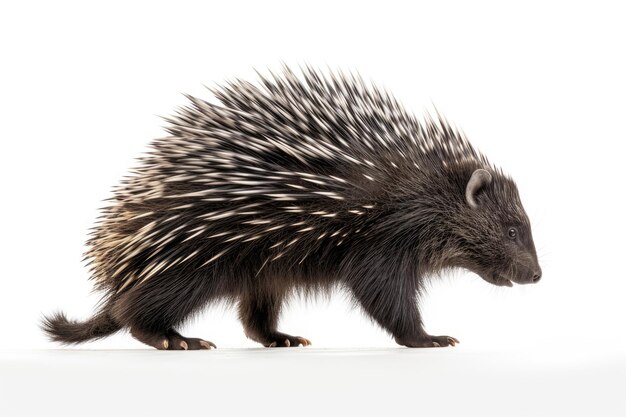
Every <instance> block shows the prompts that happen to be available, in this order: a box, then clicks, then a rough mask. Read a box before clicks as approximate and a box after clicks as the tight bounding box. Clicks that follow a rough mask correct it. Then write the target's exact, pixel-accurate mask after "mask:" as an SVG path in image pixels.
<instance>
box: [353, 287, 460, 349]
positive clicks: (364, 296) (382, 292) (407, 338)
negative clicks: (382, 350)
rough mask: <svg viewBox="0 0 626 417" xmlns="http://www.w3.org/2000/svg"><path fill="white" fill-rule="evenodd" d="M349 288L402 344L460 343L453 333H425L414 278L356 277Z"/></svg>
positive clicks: (427, 345)
mask: <svg viewBox="0 0 626 417" xmlns="http://www.w3.org/2000/svg"><path fill="white" fill-rule="evenodd" d="M350 288H351V290H352V293H353V294H354V297H355V298H356V299H357V301H358V302H359V303H360V304H361V306H362V307H363V309H364V310H365V312H366V313H367V314H369V315H370V316H371V317H372V318H373V319H374V320H375V321H376V322H377V323H378V324H379V325H380V326H381V327H383V328H384V329H385V330H387V331H388V332H389V333H391V334H392V335H393V337H394V339H395V341H396V343H398V344H399V345H403V346H407V347H414V348H420V347H444V346H454V345H456V344H457V343H459V341H458V339H456V338H454V337H451V336H431V335H429V334H428V333H426V331H425V330H424V327H423V324H422V318H421V316H420V313H419V309H418V307H417V288H416V287H415V285H414V284H413V280H410V279H406V280H405V281H404V282H403V281H402V280H398V279H396V278H392V277H389V278H387V279H381V278H380V277H377V278H374V277H370V278H369V279H368V278H365V277H362V278H361V279H358V280H355V281H354V282H353V283H352V284H351V285H350Z"/></svg>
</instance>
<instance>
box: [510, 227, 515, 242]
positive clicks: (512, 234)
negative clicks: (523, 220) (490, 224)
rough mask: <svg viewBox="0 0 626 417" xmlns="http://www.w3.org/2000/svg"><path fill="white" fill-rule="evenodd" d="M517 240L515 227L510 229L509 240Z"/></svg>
mask: <svg viewBox="0 0 626 417" xmlns="http://www.w3.org/2000/svg"><path fill="white" fill-rule="evenodd" d="M516 238H517V230H516V229H515V228H514V227H511V228H510V229H509V239H511V240H515V239H516Z"/></svg>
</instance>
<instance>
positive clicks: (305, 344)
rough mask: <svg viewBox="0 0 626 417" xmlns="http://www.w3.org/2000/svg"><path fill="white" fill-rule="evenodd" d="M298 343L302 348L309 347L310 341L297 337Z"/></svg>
mask: <svg viewBox="0 0 626 417" xmlns="http://www.w3.org/2000/svg"><path fill="white" fill-rule="evenodd" d="M298 342H300V344H301V345H302V346H309V345H310V344H311V341H310V340H309V339H306V338H304V337H298Z"/></svg>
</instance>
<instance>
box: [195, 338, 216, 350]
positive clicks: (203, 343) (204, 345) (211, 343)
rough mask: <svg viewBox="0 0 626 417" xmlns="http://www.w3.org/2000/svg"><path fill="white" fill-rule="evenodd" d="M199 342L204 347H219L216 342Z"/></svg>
mask: <svg viewBox="0 0 626 417" xmlns="http://www.w3.org/2000/svg"><path fill="white" fill-rule="evenodd" d="M198 343H199V344H200V346H202V349H217V346H215V343H213V342H209V341H206V340H200V341H199V342H198Z"/></svg>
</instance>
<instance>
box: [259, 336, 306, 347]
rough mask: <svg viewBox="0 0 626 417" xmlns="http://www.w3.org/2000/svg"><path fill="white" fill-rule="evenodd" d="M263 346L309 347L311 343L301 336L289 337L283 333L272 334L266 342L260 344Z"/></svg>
mask: <svg viewBox="0 0 626 417" xmlns="http://www.w3.org/2000/svg"><path fill="white" fill-rule="evenodd" d="M261 343H263V346H265V347H269V348H273V347H296V346H300V345H302V346H309V345H310V344H311V341H310V340H309V339H307V338H304V337H301V336H291V335H288V334H285V333H273V334H271V335H269V336H268V337H267V340H265V341H263V342H261Z"/></svg>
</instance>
